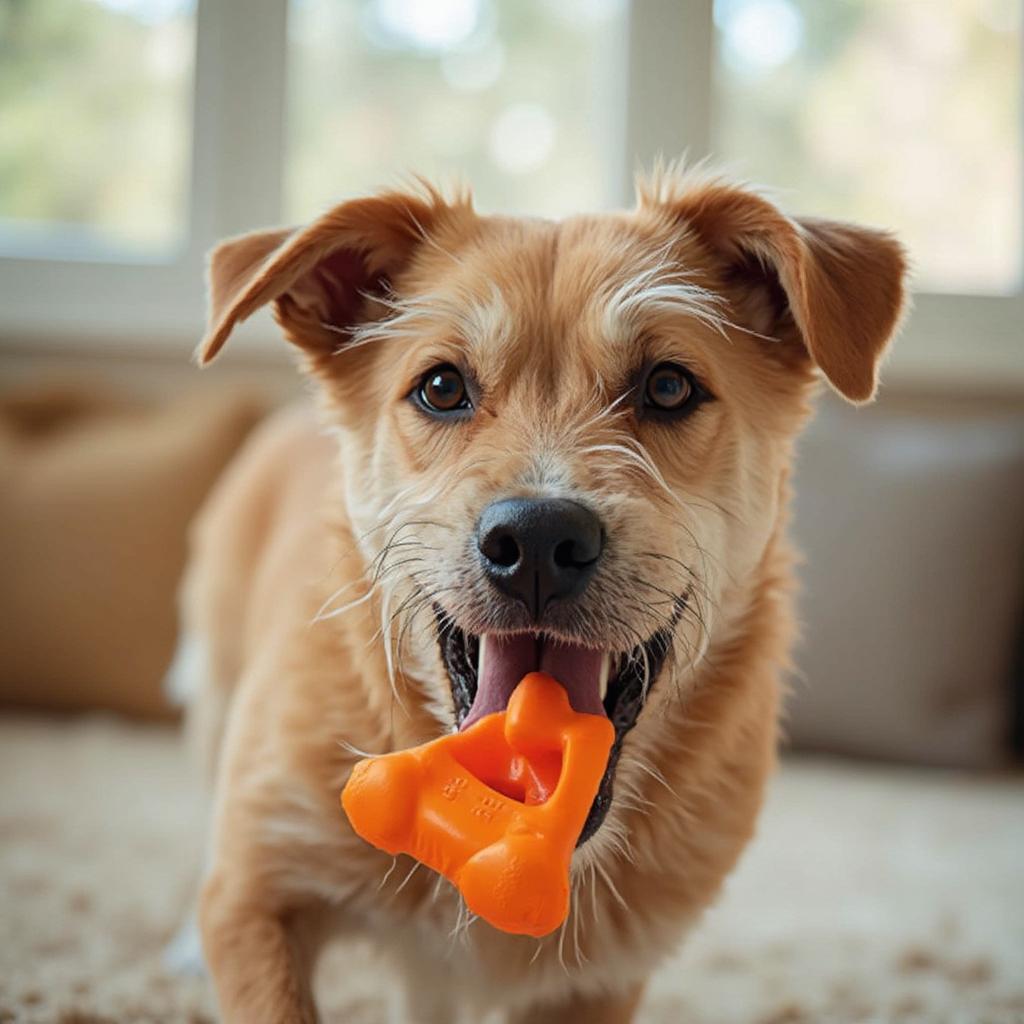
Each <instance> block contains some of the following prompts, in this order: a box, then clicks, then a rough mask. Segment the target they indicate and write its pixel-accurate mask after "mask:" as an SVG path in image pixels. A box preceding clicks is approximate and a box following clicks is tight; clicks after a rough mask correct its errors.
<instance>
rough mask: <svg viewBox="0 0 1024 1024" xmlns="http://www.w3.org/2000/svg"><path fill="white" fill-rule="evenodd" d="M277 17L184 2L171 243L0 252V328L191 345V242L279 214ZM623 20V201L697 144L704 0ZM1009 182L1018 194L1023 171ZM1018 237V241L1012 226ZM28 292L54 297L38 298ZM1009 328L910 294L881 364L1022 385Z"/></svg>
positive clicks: (706, 40)
mask: <svg viewBox="0 0 1024 1024" xmlns="http://www.w3.org/2000/svg"><path fill="white" fill-rule="evenodd" d="M287 15H288V0H197V2H196V15H195V31H196V47H195V69H194V87H193V97H192V125H193V138H192V152H191V159H190V169H189V182H190V188H189V190H188V191H189V200H188V215H187V227H186V232H185V240H184V242H183V244H182V246H181V248H180V249H179V250H178V251H176V252H174V253H172V254H170V255H168V256H167V257H166V258H163V259H153V260H149V261H145V262H144V261H131V262H129V261H125V260H116V259H103V258H102V257H99V258H96V259H66V258H65V259H60V258H54V259H51V258H45V257H44V258H40V257H39V256H32V257H28V256H18V255H13V256H12V255H0V339H9V340H17V341H19V342H22V343H24V342H31V343H32V344H33V345H34V346H42V347H51V348H55V349H60V348H64V349H67V348H69V347H74V348H75V350H76V351H78V352H82V351H89V350H97V349H103V348H107V349H110V348H115V349H119V350H124V349H129V350H131V351H140V352H145V351H152V349H153V347H154V346H158V347H160V348H162V349H167V348H174V349H179V350H182V351H187V350H188V349H189V348H191V346H192V345H193V344H194V343H195V341H196V339H197V338H198V337H199V335H200V333H201V330H202V312H201V311H202V309H203V306H204V302H205V297H204V268H205V259H206V253H207V252H208V251H209V249H210V248H211V247H212V246H213V245H214V244H216V242H217V241H219V240H220V239H223V238H225V237H229V236H231V235H234V234H239V233H242V232H245V231H249V230H253V229H255V228H259V227H264V226H269V225H275V224H278V223H279V222H280V220H281V213H282V202H283V194H284V189H283V185H284V173H285V171H284V161H285V154H286V148H287V136H286V124H285V112H286V88H287V81H286V78H287V57H288V52H287V51H288V30H287ZM626 19H627V31H626V33H625V35H624V41H623V46H624V51H625V52H624V55H623V56H624V61H623V73H624V77H625V90H624V92H625V95H624V99H623V103H622V105H621V107H620V109H619V110H618V112H617V115H616V116H617V118H618V121H619V123H618V125H617V126H616V128H615V132H614V133H613V137H617V138H618V139H619V140H620V142H621V152H622V153H623V154H625V160H623V162H622V164H621V166H620V167H619V168H618V169H617V172H616V174H615V175H614V176H613V177H614V180H615V181H616V182H617V185H616V192H617V195H615V196H614V197H610V198H614V199H615V200H616V201H618V202H620V203H623V204H626V205H630V204H631V203H632V202H633V184H632V182H633V176H634V172H635V170H636V168H637V167H642V166H650V164H651V163H652V162H653V161H654V160H655V159H656V158H658V157H660V156H663V155H667V156H673V155H676V154H680V153H686V154H688V155H689V156H690V157H691V159H693V158H697V157H699V156H702V155H704V154H706V153H709V152H710V151H711V142H712V124H713V118H714V109H713V106H714V90H713V73H714V44H715V37H714V20H713V0H687V2H686V3H679V2H678V0H629V2H628V3H627V9H626ZM1020 85H1021V88H1022V89H1024V75H1022V82H1021V83H1020ZM1021 106H1022V109H1024V103H1022V105H1021ZM1022 127H1024V126H1022ZM611 158H613V159H616V156H615V154H611ZM1020 188H1021V193H1022V196H1024V176H1022V181H1021V183H1020ZM1022 205H1024V204H1022ZM1021 237H1022V245H1024V230H1022V232H1021ZM41 296H51V297H59V300H58V299H56V298H55V299H54V300H53V301H47V302H45V303H44V302H41V301H40V297H41ZM112 297H115V299H114V301H112ZM115 301H116V305H115ZM132 311H138V316H137V317H133V316H132V315H131V313H132ZM136 323H137V324H141V325H142V327H141V328H139V327H135V326H134V324H136ZM1022 325H1024V291H1021V290H1018V292H1017V293H1016V294H1013V295H1008V296H988V295H984V296H982V295H956V294H936V293H928V292H915V294H914V309H913V313H912V315H911V316H910V317H909V319H908V321H907V325H906V328H905V330H904V332H903V336H902V337H901V339H900V341H899V343H898V345H896V346H895V348H894V352H893V355H892V358H891V360H890V363H889V367H888V374H887V376H888V378H889V380H890V381H897V382H903V383H909V384H913V385H915V386H931V385H939V386H948V385H949V384H950V383H951V382H959V383H963V382H964V381H967V382H968V383H970V384H971V385H972V386H975V387H990V388H991V387H995V388H998V389H999V390H1005V389H1007V388H1009V389H1013V390H1015V391H1024V333H1022V331H1024V329H1022ZM248 333H249V334H250V337H251V341H250V346H255V349H256V350H261V352H262V354H264V355H265V353H266V351H267V350H269V349H273V348H274V347H275V345H276V342H275V339H274V337H273V331H272V330H271V329H270V328H269V326H268V323H267V321H266V320H265V319H264V320H263V321H257V325H256V326H255V328H250V330H249V332H248ZM252 350H253V349H252V347H250V351H252Z"/></svg>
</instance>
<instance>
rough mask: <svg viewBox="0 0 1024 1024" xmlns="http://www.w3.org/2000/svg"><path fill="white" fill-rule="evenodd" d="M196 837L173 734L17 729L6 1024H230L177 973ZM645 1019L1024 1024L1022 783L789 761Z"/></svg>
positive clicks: (0, 818)
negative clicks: (168, 949) (166, 963)
mask: <svg viewBox="0 0 1024 1024" xmlns="http://www.w3.org/2000/svg"><path fill="white" fill-rule="evenodd" d="M198 819H199V806H198V802H197V800H196V798H195V796H194V794H193V790H192V787H191V783H190V781H189V773H188V771H187V768H186V766H185V764H184V763H183V760H182V757H181V753H180V749H179V746H178V738H177V736H176V734H175V733H174V732H173V731H171V730H169V729H161V728H151V727H139V726H128V725H124V724H119V723H114V722H110V721H106V720H99V719H89V720H82V721H77V722H49V721H42V720H37V719H30V718H7V719H0V1021H40V1022H55V1021H56V1022H61V1024H108V1022H134V1021H160V1022H164V1021H167V1022H172V1021H187V1022H193V1024H199V1022H204V1021H209V1020H212V1019H213V1017H214V1010H213V1002H212V998H211V994H210V991H209V987H208V985H207V983H206V982H205V981H204V980H203V979H201V978H184V979H183V978H180V977H172V976H168V975H167V974H166V973H165V972H164V970H163V968H162V966H161V951H162V949H163V947H164V945H165V943H166V942H167V941H168V939H169V938H170V936H171V935H172V933H173V931H174V930H175V928H176V926H177V924H178V922H179V920H180V918H181V916H182V913H183V911H184V905H185V903H186V901H187V900H188V898H189V894H190V892H191V887H192V884H193V878H194V871H195V861H196V858H195V851H196V850H197V849H198V848H199V845H200V840H199V838H198V830H199V820H198ZM345 956H346V960H347V963H348V965H349V966H351V963H352V960H353V958H355V959H356V961H357V962H358V963H363V962H364V961H365V966H364V968H363V969H360V970H357V971H351V970H348V971H338V970H335V969H333V968H332V963H331V960H330V959H328V961H327V963H326V964H325V970H324V976H325V982H326V989H327V992H326V995H327V999H328V1000H329V1003H330V1005H332V1006H334V1007H335V1008H336V1011H335V1013H334V1015H333V1016H332V1017H331V1018H330V1019H337V1020H344V1021H346V1022H351V1024H356V1022H358V1024H371V1022H377V1021H381V1020H383V1010H382V1008H381V1004H380V1002H379V999H378V993H379V991H380V988H381V984H380V979H379V976H375V974H374V971H373V969H372V963H371V962H370V961H369V960H368V958H367V955H366V954H365V953H364V952H359V951H355V952H348V953H346V954H345ZM342 1007H344V1009H341V1008H342ZM641 1020H642V1021H643V1022H644V1024H669V1022H671V1024H677V1022H680V1024H681V1022H683V1021H686V1022H688V1024H712V1022H713V1024H805V1022H806V1024H809V1022H817V1021H829V1022H832V1021H835V1022H854V1021H930V1022H931V1021H938V1022H942V1021H948V1022H950V1024H952V1022H979V1024H980V1022H988V1024H1004V1022H1024V780H1021V778H1020V777H1017V778H1005V777H1004V778H987V779H978V778H971V777H967V776H960V775H951V774H944V773H931V772H918V771H912V770H905V769H894V768H877V767H864V766H853V765H847V764H841V763H835V762H828V761H822V760H814V761H808V760H794V761H790V762H788V763H787V764H786V765H785V767H784V768H783V770H782V773H781V775H780V776H779V777H778V778H777V779H776V780H775V783H774V785H773V787H772V793H771V797H770V800H769V804H768V808H767V811H766V813H765V816H764V818H763V821H762V827H761V835H760V837H759V838H758V840H757V841H756V843H755V844H754V846H752V847H751V849H750V851H749V852H748V854H747V855H746V857H745V858H744V860H743V862H742V865H741V867H740V869H739V871H738V872H737V873H736V874H735V875H734V876H733V878H732V879H731V881H730V884H729V886H728V889H727V891H726V893H725V896H724V897H723V899H722V900H721V902H720V903H719V905H718V906H717V907H715V908H714V910H712V911H711V912H710V913H709V914H708V916H707V917H706V919H705V921H704V924H703V925H702V926H701V928H700V929H699V931H698V932H697V933H696V935H695V936H694V937H693V939H692V940H691V941H690V943H689V944H688V945H687V946H686V948H685V949H684V950H683V951H682V952H681V953H680V954H678V955H677V956H676V957H675V958H673V959H672V960H671V961H670V962H669V963H668V964H666V965H665V966H664V967H663V968H662V969H661V970H660V971H659V972H658V974H657V976H656V978H655V980H654V982H653V984H652V986H651V988H650V991H649V993H648V996H647V999H646V1001H645V1003H644V1008H643V1012H642V1014H641Z"/></svg>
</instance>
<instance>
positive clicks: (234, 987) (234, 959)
mask: <svg viewBox="0 0 1024 1024" xmlns="http://www.w3.org/2000/svg"><path fill="white" fill-rule="evenodd" d="M199 924H200V930H201V932H202V938H203V949H204V952H205V955H206V962H207V965H208V967H209V969H210V973H211V975H212V977H213V981H214V984H215V986H216V990H217V1001H218V1003H219V1006H220V1012H221V1018H222V1019H223V1021H224V1022H225V1024H263V1022H267V1024H316V1022H317V1021H318V1020H319V1016H318V1014H317V1011H316V1005H315V1003H314V1001H313V990H312V978H313V967H314V962H315V959H316V954H317V953H318V951H319V949H320V945H321V943H322V940H323V937H324V913H323V911H322V910H321V909H320V908H317V907H312V906H308V907H301V908H295V909H291V910H287V911H282V912H277V913H274V912H271V911H270V910H269V909H268V908H267V905H266V894H263V899H262V900H261V899H260V897H259V895H258V894H254V893H253V892H251V891H249V890H247V888H246V887H245V886H244V885H241V884H238V883H236V882H233V881H231V880H227V879H224V878H222V877H218V876H217V875H216V874H214V875H212V876H211V877H210V879H209V880H208V881H207V882H206V884H205V886H204V887H203V893H202V897H201V900H200V905H199Z"/></svg>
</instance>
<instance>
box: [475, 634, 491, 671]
mask: <svg viewBox="0 0 1024 1024" xmlns="http://www.w3.org/2000/svg"><path fill="white" fill-rule="evenodd" d="M489 640H490V637H489V636H488V635H487V634H486V633H481V634H480V653H479V655H477V659H476V678H477V681H479V680H481V679H483V677H484V658H486V657H487V646H488V641H489Z"/></svg>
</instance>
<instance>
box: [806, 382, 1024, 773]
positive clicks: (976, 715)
mask: <svg viewBox="0 0 1024 1024" xmlns="http://www.w3.org/2000/svg"><path fill="white" fill-rule="evenodd" d="M798 470H799V471H798V480H797V488H798V490H797V516H796V523H795V529H796V534H797V538H798V540H799V543H800V546H801V547H802V549H803V552H804V554H805V556H806V563H805V564H804V565H803V566H802V568H801V576H802V579H803V583H804V592H803V595H802V600H801V612H802V619H803V622H804V640H803V644H802V647H801V649H800V651H799V653H798V659H797V661H798V666H799V668H800V670H801V678H799V679H798V680H797V682H796V685H795V693H794V694H793V699H792V701H791V705H790V710H791V716H790V724H789V734H790V736H791V737H792V740H793V741H794V743H795V744H796V745H797V746H802V747H810V748H817V749H827V750H833V751H839V752H843V753H848V754H861V755H871V756H878V757H886V758H895V759H900V760H913V761H924V762H931V763H937V764H950V765H985V764H991V763H994V762H997V761H999V760H1001V759H1002V757H1004V756H1005V754H1006V752H1007V741H1008V737H1009V731H1010V726H1009V722H1010V711H1009V705H1010V695H1011V674H1012V669H1013V662H1014V657H1015V651H1016V647H1017V644H1018V642H1019V641H1018V637H1019V630H1020V627H1021V624H1022V618H1021V613H1022V610H1024V602H1022V595H1024V410H1021V409H1020V408H1019V407H1018V408H1016V409H1014V408H1013V407H1003V408H1000V407H997V406H996V405H995V404H993V403H991V402H966V401H963V402H958V401H955V400H952V399H951V400H949V401H945V402H938V403H932V402H923V401H919V400H916V401H912V400H910V399H902V400H901V399H900V398H898V397H896V398H894V397H887V398H885V399H884V400H883V401H882V402H880V403H879V404H878V405H877V406H873V407H869V408H866V409H859V410H853V409H846V408H838V407H837V406H836V404H835V403H828V404H827V405H826V407H825V408H824V410H823V412H822V415H821V416H820V417H819V419H818V421H817V422H816V423H814V424H813V425H812V427H811V429H810V431H809V432H808V434H807V436H806V438H805V440H804V443H803V445H802V447H801V452H800V458H799V463H798Z"/></svg>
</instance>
